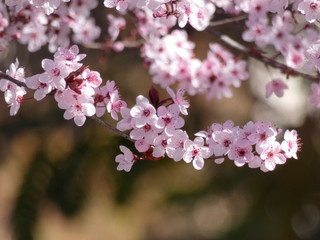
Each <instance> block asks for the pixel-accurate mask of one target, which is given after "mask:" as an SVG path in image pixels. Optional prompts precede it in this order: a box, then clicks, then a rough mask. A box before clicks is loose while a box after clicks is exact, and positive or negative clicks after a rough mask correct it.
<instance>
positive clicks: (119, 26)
mask: <svg viewBox="0 0 320 240" xmlns="http://www.w3.org/2000/svg"><path fill="white" fill-rule="evenodd" d="M107 18H108V20H109V22H110V26H109V27H108V32H109V35H110V36H111V41H112V42H113V41H114V40H116V39H117V37H118V36H119V33H120V31H121V30H123V29H124V28H125V27H126V21H125V20H124V18H121V17H120V18H116V17H114V16H113V15H111V14H108V15H107Z"/></svg>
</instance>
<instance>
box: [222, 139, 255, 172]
mask: <svg viewBox="0 0 320 240" xmlns="http://www.w3.org/2000/svg"><path fill="white" fill-rule="evenodd" d="M240 145H242V146H243V144H238V143H236V144H234V146H233V147H232V148H231V150H230V151H229V153H228V158H229V159H230V160H234V164H235V165H236V166H238V167H241V166H243V165H244V164H246V163H248V162H250V161H251V160H252V159H253V157H254V155H253V153H252V147H251V146H246V147H240Z"/></svg>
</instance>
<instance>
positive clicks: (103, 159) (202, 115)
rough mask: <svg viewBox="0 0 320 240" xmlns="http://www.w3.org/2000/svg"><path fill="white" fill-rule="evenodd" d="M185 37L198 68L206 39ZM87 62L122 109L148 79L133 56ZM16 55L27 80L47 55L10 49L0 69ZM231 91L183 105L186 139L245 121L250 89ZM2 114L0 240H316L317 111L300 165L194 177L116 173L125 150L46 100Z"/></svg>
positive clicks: (179, 167) (167, 165) (146, 167)
mask: <svg viewBox="0 0 320 240" xmlns="http://www.w3.org/2000/svg"><path fill="white" fill-rule="evenodd" d="M191 39H192V40H194V41H195V42H196V44H197V49H196V55H197V57H200V58H202V59H203V58H205V56H206V51H207V48H208V43H209V42H212V41H215V39H214V38H213V37H212V36H210V35H208V34H206V33H198V34H195V33H193V34H192V35H191ZM16 47H17V49H15V48H16ZM87 54H88V57H87V58H86V60H85V64H88V65H90V67H91V69H93V70H97V71H99V72H100V73H101V74H102V76H103V79H104V80H108V79H109V80H116V82H117V84H118V86H119V89H120V92H121V93H122V98H123V99H124V100H125V101H127V102H128V104H129V107H131V106H133V104H134V102H135V97H136V96H137V95H138V94H143V95H145V96H147V93H148V89H149V88H150V87H151V85H152V83H151V77H150V76H149V74H148V72H147V70H146V69H144V68H143V67H142V60H141V58H140V57H139V51H138V50H126V51H124V52H123V53H121V54H113V53H110V54H109V55H107V59H106V62H105V63H104V64H103V65H100V64H99V63H98V59H99V56H100V55H99V52H97V51H88V52H87ZM16 56H18V57H19V60H20V63H21V65H22V66H25V68H26V70H27V75H28V74H29V75H30V74H31V73H33V74H35V73H39V72H40V71H41V69H40V68H41V66H40V60H41V59H42V58H44V57H47V58H51V55H50V54H48V53H47V52H46V50H42V51H40V52H38V53H35V54H29V55H26V52H25V51H24V47H21V46H20V47H18V46H15V45H13V46H12V49H10V51H8V55H7V56H5V57H4V56H2V58H1V61H2V62H1V64H0V65H1V70H5V69H6V68H7V67H8V66H9V64H10V63H11V62H13V61H14V59H15V57H16ZM30 61H31V62H32V63H33V65H32V68H30V66H29V65H28V63H29V62H30ZM255 71H256V69H255ZM267 77H268V76H267ZM157 88H158V89H159V87H157ZM159 90H160V89H159ZM233 91H234V97H233V98H232V99H223V100H222V101H217V100H211V101H209V102H207V101H206V100H205V96H197V97H190V102H191V108H190V111H189V115H188V116H187V118H186V122H187V125H186V127H185V129H187V131H188V133H189V135H190V136H192V135H193V134H194V133H195V132H197V131H199V130H202V129H206V127H207V126H208V125H209V124H211V123H213V122H224V121H226V120H228V119H231V120H233V121H234V122H235V124H238V125H243V124H245V123H246V122H248V121H250V120H252V111H253V108H254V106H256V104H257V102H258V101H259V99H258V98H257V97H256V96H253V95H252V94H251V92H250V89H249V83H248V81H246V82H244V83H243V85H242V86H241V88H240V89H233ZM161 94H162V95H161V96H163V97H166V93H165V92H164V91H161ZM0 111H1V113H2V114H1V115H0V128H1V132H0V240H13V239H21V240H29V239H30V240H31V239H34V240H57V239H58V240H109V239H110V240H138V239H146V240H147V239H148V240H149V239H150V240H154V239H155V240H157V239H159V240H160V239H181V240H182V239H186V240H187V239H221V240H222V239H246V240H247V239H275V240H277V239H279V240H280V239H290V240H292V239H320V231H319V221H320V213H319V207H320V201H319V200H320V192H319V191H320V177H319V176H320V175H319V174H318V172H319V165H320V158H319V149H320V139H319V133H320V131H319V123H318V119H319V118H318V116H319V114H312V116H306V117H305V121H304V124H303V125H301V126H298V127H297V128H298V131H299V134H300V136H301V138H302V141H303V143H304V145H303V148H302V149H303V151H302V152H300V153H299V160H298V161H295V160H289V161H288V163H287V164H285V165H284V166H278V167H277V169H276V170H275V171H274V172H271V173H263V172H261V171H259V170H257V169H249V168H247V167H243V168H237V167H235V166H234V165H233V163H232V162H231V161H229V160H227V161H226V162H225V163H224V164H222V165H216V164H215V163H213V162H210V161H208V162H206V164H205V167H204V169H203V170H202V171H196V170H195V169H193V167H192V165H190V164H186V163H184V162H179V163H174V162H173V161H172V160H169V159H164V160H161V161H159V162H151V161H150V162H148V161H142V162H138V163H137V164H135V165H134V166H133V168H132V171H131V172H130V173H125V172H118V171H117V170H116V163H115V161H114V159H115V156H116V155H117V154H119V153H120V150H119V147H118V146H119V144H125V145H127V146H131V147H132V144H131V143H127V142H125V141H124V140H122V139H121V138H119V137H118V136H116V135H114V134H113V133H112V132H110V130H108V129H106V128H104V127H102V126H99V125H98V124H96V123H95V122H94V121H93V120H91V119H87V122H86V124H85V125H84V126H83V127H81V128H79V127H77V126H75V124H74V123H73V121H65V120H64V119H63V111H61V110H59V109H58V108H57V106H56V103H55V101H54V100H53V99H52V98H50V97H47V98H46V100H44V101H42V102H40V103H38V102H35V101H33V100H31V101H26V102H24V103H23V104H22V107H21V109H20V112H19V113H18V115H17V116H15V117H10V116H9V109H8V108H7V106H6V104H5V103H4V101H1V102H0ZM315 115H318V116H315ZM273 117H274V116H273ZM278 117H279V118H281V114H279V116H278ZM106 120H107V121H109V122H111V123H113V124H115V122H114V121H112V119H111V118H109V117H108V118H106ZM265 120H268V119H265Z"/></svg>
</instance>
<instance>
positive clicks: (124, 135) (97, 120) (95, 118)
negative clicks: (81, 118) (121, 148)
mask: <svg viewBox="0 0 320 240" xmlns="http://www.w3.org/2000/svg"><path fill="white" fill-rule="evenodd" d="M91 118H92V119H93V120H95V121H96V122H97V123H99V124H100V125H102V126H104V127H106V128H109V129H110V130H112V131H114V132H115V133H117V134H119V135H120V136H121V137H124V138H125V139H127V140H129V141H131V142H135V141H134V140H133V139H131V138H130V136H129V135H127V134H125V133H124V132H121V131H120V130H118V129H116V128H115V127H113V126H111V125H110V124H108V123H106V122H105V121H103V120H101V119H100V118H98V117H97V116H92V117H91Z"/></svg>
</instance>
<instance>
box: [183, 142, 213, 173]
mask: <svg viewBox="0 0 320 240" xmlns="http://www.w3.org/2000/svg"><path fill="white" fill-rule="evenodd" d="M184 148H185V149H186V152H185V153H184V155H183V160H184V161H185V162H187V163H190V162H192V163H193V167H194V168H195V169H197V170H200V169H202V168H203V166H204V158H208V157H210V151H209V149H208V147H204V140H203V138H201V137H197V138H195V139H194V140H193V141H191V140H186V142H185V145H184Z"/></svg>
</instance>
